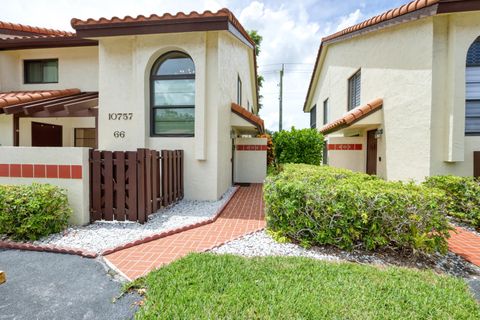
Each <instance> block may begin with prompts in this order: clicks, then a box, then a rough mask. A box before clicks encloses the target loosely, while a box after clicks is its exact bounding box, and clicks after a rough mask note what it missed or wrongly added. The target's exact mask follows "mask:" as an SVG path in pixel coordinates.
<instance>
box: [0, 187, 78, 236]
mask: <svg viewBox="0 0 480 320" xmlns="http://www.w3.org/2000/svg"><path fill="white" fill-rule="evenodd" d="M71 212H72V210H71V209H70V207H69V205H68V200H67V195H66V192H65V190H63V189H60V188H58V187H56V186H52V185H48V184H37V183H34V184H32V185H18V186H10V185H0V234H4V235H7V236H9V237H11V238H12V239H15V240H36V239H39V238H41V237H43V236H46V235H49V234H52V233H55V232H60V231H62V230H63V229H64V228H65V227H66V226H67V222H68V218H69V216H70V215H71Z"/></svg>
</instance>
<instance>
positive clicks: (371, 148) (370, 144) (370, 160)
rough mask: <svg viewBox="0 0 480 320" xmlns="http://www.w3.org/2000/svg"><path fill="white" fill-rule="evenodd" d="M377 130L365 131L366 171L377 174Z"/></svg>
mask: <svg viewBox="0 0 480 320" xmlns="http://www.w3.org/2000/svg"><path fill="white" fill-rule="evenodd" d="M376 131H377V130H370V131H368V132H367V173H368V174H377V139H376V138H375V133H376Z"/></svg>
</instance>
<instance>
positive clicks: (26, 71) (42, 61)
mask: <svg viewBox="0 0 480 320" xmlns="http://www.w3.org/2000/svg"><path fill="white" fill-rule="evenodd" d="M39 62H41V63H42V64H45V63H48V62H56V63H57V81H28V68H27V64H29V63H39ZM58 70H59V63H58V58H50V59H25V60H23V84H46V83H58V82H59V72H58Z"/></svg>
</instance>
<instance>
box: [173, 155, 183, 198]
mask: <svg viewBox="0 0 480 320" xmlns="http://www.w3.org/2000/svg"><path fill="white" fill-rule="evenodd" d="M175 152H176V153H177V159H178V160H177V161H178V165H177V167H178V199H179V200H180V199H183V169H182V162H183V155H182V151H181V150H175Z"/></svg>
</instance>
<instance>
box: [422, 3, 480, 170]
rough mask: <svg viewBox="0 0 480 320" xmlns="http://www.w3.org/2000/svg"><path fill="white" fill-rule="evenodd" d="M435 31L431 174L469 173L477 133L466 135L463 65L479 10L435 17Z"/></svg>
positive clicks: (479, 142)
mask: <svg viewBox="0 0 480 320" xmlns="http://www.w3.org/2000/svg"><path fill="white" fill-rule="evenodd" d="M434 31H435V32H434V51H433V63H434V68H433V75H434V77H433V79H434V80H433V84H432V106H433V107H432V113H431V116H432V135H431V153H432V157H431V169H430V174H432V175H436V174H455V175H461V176H471V175H472V174H473V151H479V150H480V136H465V65H466V57H467V52H468V49H469V48H470V46H471V44H472V43H473V41H474V40H475V39H476V38H478V37H479V36H480V12H469V13H459V14H453V15H445V16H441V17H436V18H435V20H434Z"/></svg>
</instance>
